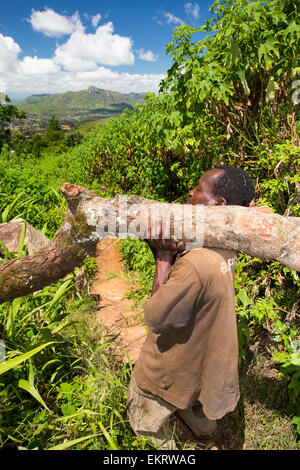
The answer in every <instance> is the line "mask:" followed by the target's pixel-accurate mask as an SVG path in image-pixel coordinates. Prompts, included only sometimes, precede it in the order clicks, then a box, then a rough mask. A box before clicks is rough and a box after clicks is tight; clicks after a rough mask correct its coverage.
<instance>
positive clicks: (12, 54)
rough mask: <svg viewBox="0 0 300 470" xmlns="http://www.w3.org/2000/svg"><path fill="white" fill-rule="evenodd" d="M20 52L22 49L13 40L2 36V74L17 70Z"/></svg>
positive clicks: (0, 44) (0, 41)
mask: <svg viewBox="0 0 300 470" xmlns="http://www.w3.org/2000/svg"><path fill="white" fill-rule="evenodd" d="M20 52H21V48H20V46H19V45H18V44H17V43H16V42H15V41H14V40H13V38H11V37H9V36H3V35H2V34H0V73H4V72H5V71H6V70H11V71H13V70H14V69H15V67H16V65H17V58H18V55H19V53H20Z"/></svg>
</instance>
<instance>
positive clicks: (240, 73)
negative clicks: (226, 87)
mask: <svg viewBox="0 0 300 470" xmlns="http://www.w3.org/2000/svg"><path fill="white" fill-rule="evenodd" d="M237 74H238V76H239V79H240V80H241V83H242V85H243V89H244V93H245V95H250V88H249V86H248V83H247V80H246V76H245V70H239V71H238V72H237Z"/></svg>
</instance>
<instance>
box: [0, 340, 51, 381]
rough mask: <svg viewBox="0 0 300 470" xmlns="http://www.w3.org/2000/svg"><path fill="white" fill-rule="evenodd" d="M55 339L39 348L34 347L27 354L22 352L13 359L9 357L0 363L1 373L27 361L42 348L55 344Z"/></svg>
mask: <svg viewBox="0 0 300 470" xmlns="http://www.w3.org/2000/svg"><path fill="white" fill-rule="evenodd" d="M54 342H55V341H51V342H50V343H46V344H42V345H41V346H38V347H37V348H34V349H32V350H31V351H28V352H27V353H25V354H21V355H19V356H16V357H14V358H13V359H9V360H8V361H6V362H3V363H1V364H0V375H1V374H4V373H5V372H7V371H8V370H10V369H13V368H14V367H16V366H18V365H19V364H21V363H22V362H24V361H27V359H29V358H30V357H32V356H34V355H35V354H37V353H38V352H40V351H41V350H42V349H44V348H46V347H47V346H49V345H50V344H53V343H54Z"/></svg>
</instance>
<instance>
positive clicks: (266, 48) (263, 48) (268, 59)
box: [258, 38, 280, 70]
mask: <svg viewBox="0 0 300 470" xmlns="http://www.w3.org/2000/svg"><path fill="white" fill-rule="evenodd" d="M275 44H278V41H277V40H276V39H274V38H268V39H267V41H266V42H265V43H263V44H261V45H260V46H259V49H258V59H259V61H260V62H261V60H262V57H263V59H264V63H265V66H266V69H267V70H269V69H270V68H271V65H272V63H273V62H274V55H276V56H277V57H278V58H279V56H280V54H279V49H278V48H277V47H276V46H275Z"/></svg>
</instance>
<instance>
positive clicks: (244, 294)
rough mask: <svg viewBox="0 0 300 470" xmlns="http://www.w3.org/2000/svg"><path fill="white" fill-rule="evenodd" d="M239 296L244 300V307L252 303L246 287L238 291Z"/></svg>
mask: <svg viewBox="0 0 300 470" xmlns="http://www.w3.org/2000/svg"><path fill="white" fill-rule="evenodd" d="M237 296H238V298H239V299H240V301H241V302H242V304H243V306H244V308H245V307H247V306H248V305H250V304H251V300H250V299H249V297H248V295H247V292H246V289H241V290H240V291H239V292H238V294H237Z"/></svg>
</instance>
